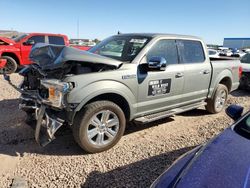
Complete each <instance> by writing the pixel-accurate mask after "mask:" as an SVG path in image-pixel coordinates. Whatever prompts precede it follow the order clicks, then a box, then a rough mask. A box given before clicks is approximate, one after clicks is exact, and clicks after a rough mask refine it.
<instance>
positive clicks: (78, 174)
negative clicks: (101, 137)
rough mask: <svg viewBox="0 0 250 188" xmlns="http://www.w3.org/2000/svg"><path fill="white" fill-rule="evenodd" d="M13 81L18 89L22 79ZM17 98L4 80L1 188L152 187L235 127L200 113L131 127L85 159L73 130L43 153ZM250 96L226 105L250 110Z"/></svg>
mask: <svg viewBox="0 0 250 188" xmlns="http://www.w3.org/2000/svg"><path fill="white" fill-rule="evenodd" d="M11 78H12V79H13V80H14V81H15V83H16V84H18V83H19V82H20V81H21V78H20V77H19V76H18V75H17V74H14V75H12V76H11ZM18 97H19V94H18V92H16V91H15V90H13V89H12V88H11V87H10V86H9V85H8V84H7V83H6V82H5V81H4V80H3V79H2V78H0V187H10V186H11V185H12V183H13V180H16V179H19V180H20V179H21V180H24V181H26V182H27V184H28V187H148V186H149V185H150V184H151V183H152V182H153V181H154V180H155V178H156V177H157V176H159V175H160V174H161V173H162V172H163V170H164V169H165V168H167V167H168V166H169V165H171V163H172V162H173V161H174V160H175V159H177V158H178V157H179V156H180V155H182V154H183V153H185V152H186V151H188V150H190V149H192V148H194V147H195V146H197V145H199V144H201V143H204V142H206V141H207V140H208V139H210V138H211V137H213V136H215V135H217V134H219V133H220V132H221V131H223V130H224V129H225V128H226V127H228V126H229V124H230V123H231V122H232V121H231V120H230V119H229V118H228V117H227V116H226V115H225V113H224V112H222V113H220V114H216V115H211V114H208V113H207V112H206V111H205V110H204V109H202V108H201V109H197V110H193V111H190V112H186V113H183V114H180V115H177V116H175V117H173V118H166V119H163V120H161V121H157V122H154V123H150V124H147V125H128V126H127V130H126V132H125V135H124V136H123V138H122V139H121V140H120V142H119V143H118V144H117V145H116V146H115V147H114V148H112V149H110V150H108V151H106V152H102V153H98V154H86V153H84V151H82V150H81V149H80V148H79V147H78V145H77V144H76V143H75V142H74V139H73V136H72V134H71V130H64V131H60V132H59V133H58V136H57V139H56V140H54V141H53V142H52V143H51V144H50V145H48V146H46V147H45V148H41V147H39V146H38V145H37V144H36V142H35V140H34V131H33V130H32V129H31V128H30V127H29V126H27V125H26V124H25V123H24V119H25V114H24V113H23V112H22V111H20V110H18ZM249 99H250V93H247V92H243V91H236V92H233V93H232V95H230V97H229V102H228V104H235V103H236V104H241V105H243V106H244V107H246V109H249V107H250V104H249Z"/></svg>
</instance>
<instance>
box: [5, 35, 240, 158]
mask: <svg viewBox="0 0 250 188" xmlns="http://www.w3.org/2000/svg"><path fill="white" fill-rule="evenodd" d="M50 51H56V52H57V54H56V57H55V56H54V55H52V54H50V53H49V52H50ZM30 58H31V59H32V61H34V62H35V64H32V65H30V66H28V67H26V68H25V69H23V70H22V71H21V72H20V74H21V75H22V76H23V77H24V82H23V83H22V85H21V92H22V95H21V100H20V108H21V109H23V110H24V111H26V112H28V113H27V115H28V117H31V118H32V117H34V119H36V131H35V138H36V141H37V142H38V143H39V144H41V145H46V144H48V143H49V142H51V141H52V140H53V139H54V138H55V137H54V134H55V132H56V131H57V130H58V129H59V128H60V127H61V126H65V125H69V126H71V127H72V130H73V135H74V137H75V140H76V142H77V143H78V144H79V145H80V146H81V147H82V148H83V149H84V150H86V151H87V152H90V153H96V152H101V151H104V150H107V149H109V148H111V147H112V146H114V145H115V144H116V143H117V142H118V141H119V139H120V138H121V137H122V135H123V133H124V130H125V126H126V122H129V121H134V122H136V123H148V122H152V121H155V120H159V119H162V118H166V117H169V116H172V115H174V114H178V113H181V112H184V111H188V110H191V109H195V108H198V107H201V106H206V109H207V110H208V111H209V112H210V113H219V112H220V111H222V110H223V107H224V105H225V104H226V101H227V96H228V93H229V92H230V91H232V90H235V89H237V88H238V85H239V77H240V67H239V66H240V62H239V60H221V61H218V62H217V61H211V60H210V58H209V57H208V53H207V49H206V45H205V44H204V42H203V41H202V40H201V39H200V38H197V37H192V36H183V35H169V34H120V35H116V36H112V37H109V38H107V39H106V40H103V41H102V42H100V43H99V44H98V45H96V46H95V47H93V48H91V49H90V50H89V51H87V52H86V51H81V50H77V49H73V48H69V47H66V46H55V45H47V44H36V45H35V46H34V47H33V49H32V51H31V54H30ZM7 80H8V79H7ZM35 109H36V110H35ZM45 122H46V123H45ZM41 129H45V131H40V130H41ZM44 133H45V134H44Z"/></svg>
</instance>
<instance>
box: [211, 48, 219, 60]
mask: <svg viewBox="0 0 250 188" xmlns="http://www.w3.org/2000/svg"><path fill="white" fill-rule="evenodd" d="M208 56H209V57H210V58H219V57H220V53H219V52H218V51H217V50H213V49H208Z"/></svg>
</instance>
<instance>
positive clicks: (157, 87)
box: [148, 79, 171, 96]
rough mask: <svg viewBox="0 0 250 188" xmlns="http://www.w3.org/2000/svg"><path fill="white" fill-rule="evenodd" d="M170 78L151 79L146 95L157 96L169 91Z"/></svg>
mask: <svg viewBox="0 0 250 188" xmlns="http://www.w3.org/2000/svg"><path fill="white" fill-rule="evenodd" d="M170 88H171V79H162V80H151V81H149V84H148V96H157V95H162V94H166V93H169V92H170Z"/></svg>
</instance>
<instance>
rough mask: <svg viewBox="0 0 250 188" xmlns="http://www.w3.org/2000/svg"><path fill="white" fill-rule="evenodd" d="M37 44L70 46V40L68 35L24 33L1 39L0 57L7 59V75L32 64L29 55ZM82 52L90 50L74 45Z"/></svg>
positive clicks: (5, 68)
mask: <svg viewBox="0 0 250 188" xmlns="http://www.w3.org/2000/svg"><path fill="white" fill-rule="evenodd" d="M36 43H47V44H56V45H65V46H69V39H68V37H67V36H66V35H62V34H51V33H24V34H21V35H19V36H17V37H16V38H12V39H10V38H6V37H0V57H1V58H2V59H6V60H7V63H6V65H5V67H4V71H5V72H6V73H8V74H9V73H13V72H15V71H16V69H17V68H18V67H23V66H24V65H29V64H31V61H30V60H29V54H30V51H31V48H32V45H34V44H36ZM73 47H75V48H79V49H81V50H88V49H89V48H86V47H83V46H77V45H74V46H73Z"/></svg>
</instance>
